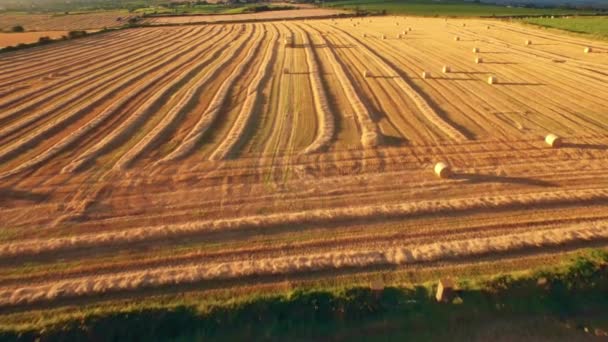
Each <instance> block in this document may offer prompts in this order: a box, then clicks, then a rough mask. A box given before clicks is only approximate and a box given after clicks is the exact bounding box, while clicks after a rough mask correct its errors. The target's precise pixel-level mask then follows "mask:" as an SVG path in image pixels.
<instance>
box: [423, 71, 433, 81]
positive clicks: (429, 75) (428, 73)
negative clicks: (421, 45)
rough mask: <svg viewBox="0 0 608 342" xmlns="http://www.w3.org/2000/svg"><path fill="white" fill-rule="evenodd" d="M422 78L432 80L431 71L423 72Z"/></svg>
mask: <svg viewBox="0 0 608 342" xmlns="http://www.w3.org/2000/svg"><path fill="white" fill-rule="evenodd" d="M422 78H423V79H427V78H431V72H430V71H423V72H422Z"/></svg>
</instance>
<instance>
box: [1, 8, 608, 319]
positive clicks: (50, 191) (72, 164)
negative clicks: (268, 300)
mask: <svg viewBox="0 0 608 342" xmlns="http://www.w3.org/2000/svg"><path fill="white" fill-rule="evenodd" d="M299 11H300V12H301V11H304V10H299ZM282 13H285V12H282ZM269 14H270V13H269ZM223 17H224V16H223ZM175 19H176V20H178V19H181V18H175ZM155 20H156V19H155ZM396 23H398V24H399V25H396ZM464 23H466V25H463V24H464ZM353 24H354V26H353ZM488 26H489V27H490V29H488V28H487V27H488ZM404 27H405V28H410V27H411V28H412V30H411V31H409V30H408V31H407V34H405V35H402V36H401V37H400V36H399V34H400V33H401V32H403V30H404ZM383 36H385V37H386V39H383V38H382V37H383ZM455 36H458V37H460V39H459V40H455V39H454V37H455ZM526 40H530V41H532V42H533V43H532V44H531V45H529V46H526V45H525V44H524V43H525V41H526ZM286 41H287V43H285V42H286ZM585 47H592V48H593V49H592V52H591V53H584V48H585ZM473 48H478V50H475V51H476V52H473V51H474V50H473ZM476 57H478V58H483V63H480V64H476V63H475V58H476ZM41 61H44V63H41ZM444 66H449V68H448V69H445V70H447V71H445V72H443V71H444ZM0 68H1V69H2V70H3V72H2V73H1V74H0V108H1V110H0V265H1V266H0V308H2V309H4V310H9V311H10V310H12V308H20V307H22V306H28V305H40V304H42V305H50V306H54V305H61V303H62V300H63V299H70V300H71V301H72V302H73V301H74V300H75V301H78V300H81V299H82V300H83V301H91V300H95V299H96V298H99V297H97V296H99V295H101V294H110V293H111V294H112V295H113V296H121V295H131V294H133V293H136V292H138V291H141V290H142V289H154V290H155V291H161V292H175V291H180V290H182V289H183V288H185V287H188V288H192V286H200V287H207V286H211V287H212V286H213V284H218V283H220V282H222V281H226V280H230V281H231V282H232V283H231V284H236V285H238V284H239V283H241V282H242V283H245V282H249V281H251V279H255V280H256V282H257V283H259V284H262V283H266V284H268V283H270V284H272V283H276V282H279V281H284V280H285V279H288V280H289V279H300V278H302V277H306V276H310V275H311V274H313V275H317V276H318V277H320V278H322V277H332V276H335V275H339V274H344V273H348V272H369V271H374V270H379V269H380V270H389V269H397V270H407V269H409V268H414V267H415V268H416V269H419V268H421V267H426V265H428V267H429V268H432V267H436V266H437V265H441V266H442V267H444V268H445V267H450V265H455V264H458V263H460V262H468V263H475V262H476V260H478V259H480V258H481V257H483V260H484V262H486V263H492V262H500V261H501V260H504V259H505V258H510V260H515V261H512V263H517V261H516V260H517V256H522V255H525V256H526V259H522V260H525V261H522V265H524V266H525V263H528V262H530V260H531V259H534V258H535V257H538V258H542V257H546V256H547V255H548V254H559V253H561V252H562V251H571V250H573V249H576V248H582V247H587V246H591V245H593V246H597V245H600V246H604V245H608V177H606V176H605V174H606V170H605V168H606V167H605V165H606V163H607V162H608V88H607V87H606V84H608V44H607V43H605V42H597V41H590V40H585V39H583V38H577V37H571V36H561V35H559V34H554V33H547V32H544V31H538V30H536V29H533V28H529V27H524V26H519V25H516V24H510V23H507V22H500V21H490V20H455V19H449V20H448V21H447V22H444V20H443V19H422V18H419V19H412V18H407V19H406V18H392V17H383V18H373V20H371V21H370V20H369V19H367V18H366V19H365V20H359V19H352V20H351V19H338V20H307V21H303V20H302V21H296V20H294V21H285V22H264V23H239V24H217V25H192V26H188V25H185V26H175V27H149V28H138V29H128V30H120V31H113V32H108V33H102V34H98V35H95V36H90V37H85V38H82V39H78V40H74V41H66V42H61V43H57V44H53V45H52V46H40V47H36V48H32V49H27V50H22V51H15V52H9V53H5V54H2V55H0ZM423 71H427V72H428V73H429V75H430V76H429V77H427V78H424V79H423V78H422V77H421V74H422V72H423ZM490 76H495V77H496V80H497V82H494V83H493V84H488V78H489V77H490ZM548 134H555V135H556V136H558V137H560V138H561V140H560V144H559V146H557V145H554V147H551V146H549V145H548V144H547V143H546V142H545V137H546V136H547V135H548ZM439 162H442V163H445V165H448V166H449V167H450V170H449V171H450V172H441V170H440V171H439V172H438V174H435V172H436V171H435V169H434V168H435V165H436V164H437V163H439ZM438 175H439V176H441V177H438ZM522 267H523V266H522ZM253 277H256V278H253ZM257 283H256V284H257Z"/></svg>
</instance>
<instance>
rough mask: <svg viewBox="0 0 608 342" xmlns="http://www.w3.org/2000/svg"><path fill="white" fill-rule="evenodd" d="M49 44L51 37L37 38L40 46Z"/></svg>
mask: <svg viewBox="0 0 608 342" xmlns="http://www.w3.org/2000/svg"><path fill="white" fill-rule="evenodd" d="M50 42H51V37H48V36H43V37H40V38H38V43H40V44H46V43H50Z"/></svg>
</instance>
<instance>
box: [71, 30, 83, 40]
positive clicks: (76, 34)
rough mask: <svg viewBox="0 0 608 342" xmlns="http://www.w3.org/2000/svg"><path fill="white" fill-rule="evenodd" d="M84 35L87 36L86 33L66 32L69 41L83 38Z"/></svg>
mask: <svg viewBox="0 0 608 342" xmlns="http://www.w3.org/2000/svg"><path fill="white" fill-rule="evenodd" d="M86 35H87V31H70V32H68V38H70V39H74V38H79V37H84V36H86Z"/></svg>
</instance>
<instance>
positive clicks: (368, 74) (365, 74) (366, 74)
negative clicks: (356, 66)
mask: <svg viewBox="0 0 608 342" xmlns="http://www.w3.org/2000/svg"><path fill="white" fill-rule="evenodd" d="M370 76H372V72H371V71H369V70H363V77H365V78H367V77H370Z"/></svg>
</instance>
